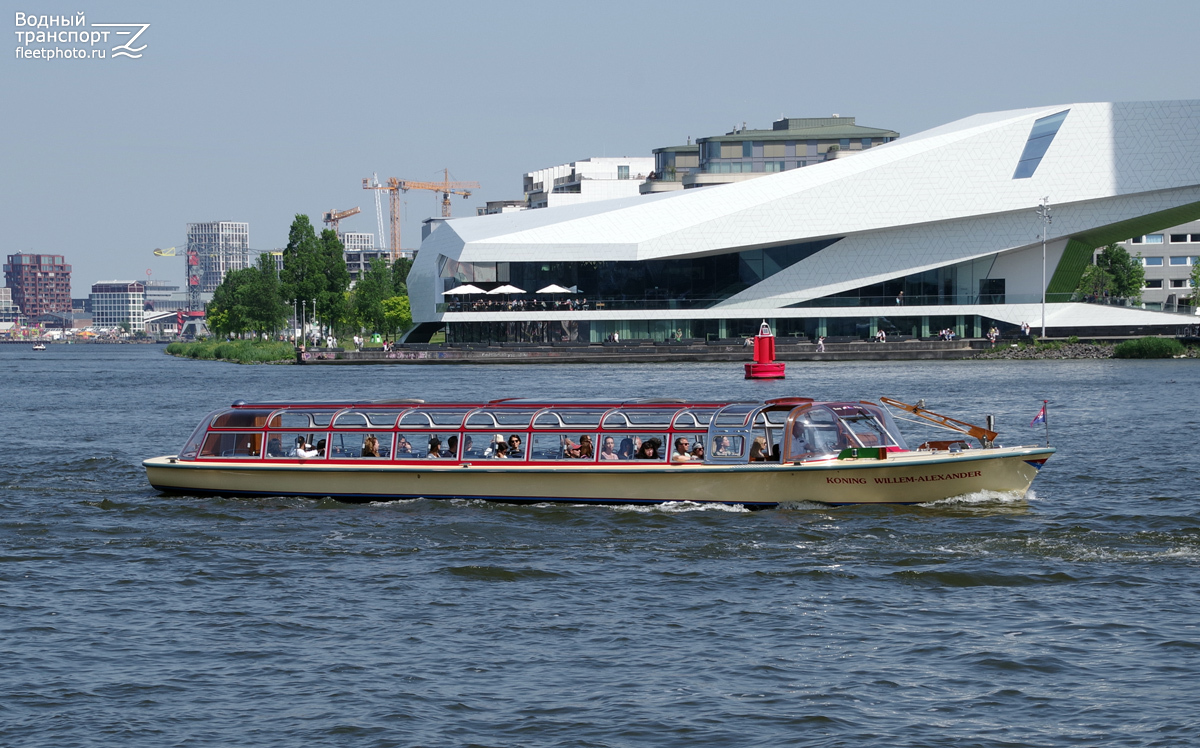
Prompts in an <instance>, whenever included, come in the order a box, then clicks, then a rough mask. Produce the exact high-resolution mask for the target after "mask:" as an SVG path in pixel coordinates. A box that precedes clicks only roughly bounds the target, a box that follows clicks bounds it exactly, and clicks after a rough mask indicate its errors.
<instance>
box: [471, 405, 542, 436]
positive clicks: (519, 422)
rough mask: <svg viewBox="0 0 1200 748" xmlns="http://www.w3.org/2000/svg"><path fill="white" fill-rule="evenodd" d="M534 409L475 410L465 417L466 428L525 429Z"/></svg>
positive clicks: (534, 411)
mask: <svg viewBox="0 0 1200 748" xmlns="http://www.w3.org/2000/svg"><path fill="white" fill-rule="evenodd" d="M536 412H537V411H536V410H512V409H508V408H505V409H497V410H477V411H475V412H474V413H472V414H471V415H469V416H468V417H467V428H469V429H495V428H498V429H501V430H503V431H507V430H510V429H526V428H529V421H530V420H531V419H532V418H533V414H534V413H536Z"/></svg>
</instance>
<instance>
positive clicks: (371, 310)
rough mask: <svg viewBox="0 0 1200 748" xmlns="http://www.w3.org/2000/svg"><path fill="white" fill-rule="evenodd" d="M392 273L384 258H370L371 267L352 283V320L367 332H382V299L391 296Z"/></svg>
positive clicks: (383, 319) (385, 322)
mask: <svg viewBox="0 0 1200 748" xmlns="http://www.w3.org/2000/svg"><path fill="white" fill-rule="evenodd" d="M393 295H394V294H393V292H392V273H391V271H390V270H389V269H388V266H387V262H385V261H384V260H379V259H376V260H371V267H370V268H369V269H368V270H367V272H365V273H363V277H362V278H361V279H359V281H358V283H356V284H355V285H354V292H353V294H352V298H353V301H352V302H351V303H352V305H353V311H354V320H355V321H356V322H357V323H358V324H359V325H361V326H362V327H364V328H366V329H367V331H369V332H380V333H381V332H383V331H384V329H385V326H386V324H387V321H386V319H385V318H384V313H383V300H384V299H386V298H388V297H390V296H393Z"/></svg>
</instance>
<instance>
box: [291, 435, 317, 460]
mask: <svg viewBox="0 0 1200 748" xmlns="http://www.w3.org/2000/svg"><path fill="white" fill-rule="evenodd" d="M301 441H303V440H301ZM320 454H321V453H320V451H319V450H317V449H316V448H315V447H313V445H311V444H303V443H302V444H300V445H299V446H297V447H296V456H297V457H299V458H300V459H302V460H310V459H312V458H313V457H317V456H319V455H320Z"/></svg>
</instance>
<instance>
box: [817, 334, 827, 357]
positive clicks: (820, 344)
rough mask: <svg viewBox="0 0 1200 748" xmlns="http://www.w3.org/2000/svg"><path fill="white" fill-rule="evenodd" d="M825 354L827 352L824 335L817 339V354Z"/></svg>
mask: <svg viewBox="0 0 1200 748" xmlns="http://www.w3.org/2000/svg"><path fill="white" fill-rule="evenodd" d="M824 352H825V336H824V335H822V336H821V337H819V338H817V353H824Z"/></svg>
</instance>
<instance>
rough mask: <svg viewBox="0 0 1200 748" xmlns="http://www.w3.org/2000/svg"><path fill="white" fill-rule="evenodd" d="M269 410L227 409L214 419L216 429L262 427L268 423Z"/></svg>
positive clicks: (213, 423)
mask: <svg viewBox="0 0 1200 748" xmlns="http://www.w3.org/2000/svg"><path fill="white" fill-rule="evenodd" d="M269 415H271V411H269V410H226V411H224V412H222V413H220V414H219V415H217V416H216V417H215V418H213V419H212V424H211V428H214V429H261V428H262V427H263V426H266V425H267V416H269Z"/></svg>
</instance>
